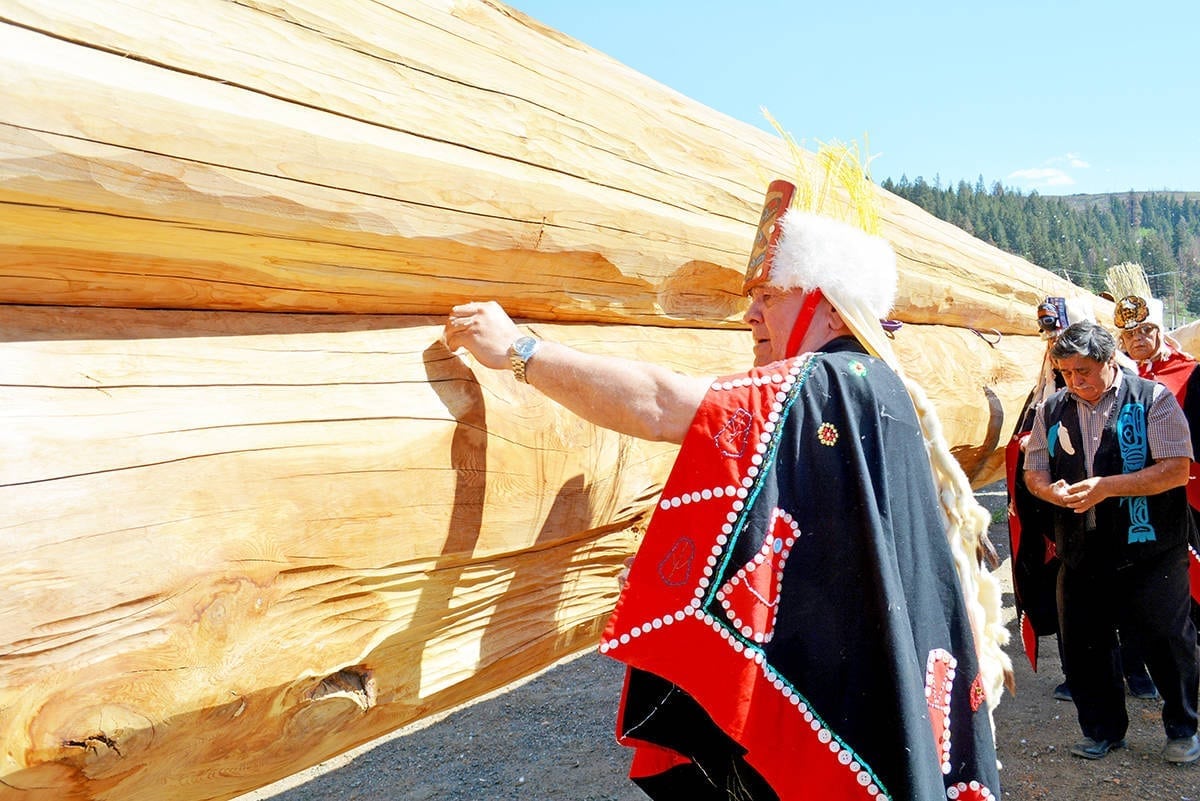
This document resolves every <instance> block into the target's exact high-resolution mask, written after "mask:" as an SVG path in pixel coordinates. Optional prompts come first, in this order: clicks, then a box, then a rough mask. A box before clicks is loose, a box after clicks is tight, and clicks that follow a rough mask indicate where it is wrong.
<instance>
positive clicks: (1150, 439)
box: [1025, 321, 1200, 762]
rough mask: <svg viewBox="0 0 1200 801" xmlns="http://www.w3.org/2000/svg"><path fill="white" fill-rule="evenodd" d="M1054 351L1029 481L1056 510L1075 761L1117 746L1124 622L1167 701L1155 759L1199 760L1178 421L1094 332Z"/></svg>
mask: <svg viewBox="0 0 1200 801" xmlns="http://www.w3.org/2000/svg"><path fill="white" fill-rule="evenodd" d="M1050 353H1051V358H1052V359H1053V361H1054V365H1055V367H1056V368H1057V369H1058V371H1059V372H1060V373H1061V374H1062V377H1063V380H1064V381H1065V383H1066V387H1065V388H1064V389H1062V390H1059V391H1058V392H1056V393H1055V394H1054V395H1053V396H1051V397H1050V398H1049V399H1048V400H1047V401H1046V402H1045V403H1044V404H1043V405H1042V406H1041V407H1040V408H1039V409H1038V411H1037V415H1036V418H1035V420H1034V425H1033V430H1032V432H1031V434H1030V438H1029V443H1028V446H1027V449H1026V454H1025V483H1026V486H1027V487H1028V488H1029V491H1030V492H1031V493H1032V494H1033V495H1034V496H1035V497H1037V498H1039V499H1041V500H1043V501H1046V502H1047V503H1050V504H1052V505H1053V506H1055V507H1056V510H1055V521H1054V524H1055V541H1056V545H1057V550H1058V555H1059V557H1060V558H1061V559H1062V568H1061V570H1060V573H1059V584H1058V592H1059V629H1060V631H1061V633H1062V638H1063V650H1064V654H1065V664H1066V672H1067V683H1068V685H1069V686H1070V689H1071V695H1072V698H1073V699H1074V701H1075V707H1076V711H1077V714H1078V718H1079V726H1080V729H1081V730H1082V732H1083V735H1084V738H1083V740H1082V741H1080V742H1078V743H1076V744H1075V745H1073V746H1072V747H1071V753H1073V754H1075V755H1076V756H1080V757H1084V758H1087V759H1099V758H1101V757H1103V756H1104V755H1105V754H1107V753H1108V752H1109V751H1110V750H1112V749H1114V748H1120V747H1122V746H1123V745H1124V744H1125V740H1124V738H1125V732H1126V730H1127V728H1128V726H1129V718H1128V714H1127V712H1126V709H1125V693H1124V683H1123V681H1122V675H1121V669H1120V659H1119V655H1118V654H1119V652H1118V643H1117V627H1118V625H1121V627H1122V631H1124V632H1125V633H1126V634H1129V635H1132V636H1135V637H1136V638H1137V640H1138V641H1139V642H1138V645H1139V646H1140V650H1141V653H1142V655H1143V656H1144V658H1145V660H1146V664H1147V667H1148V668H1149V670H1150V675H1151V677H1152V678H1153V679H1154V681H1155V683H1156V684H1157V685H1158V690H1159V692H1160V693H1161V694H1162V697H1163V711H1162V718H1163V726H1164V728H1165V730H1166V734H1167V742H1166V745H1165V746H1164V747H1163V749H1162V757H1163V759H1165V760H1167V761H1169V762H1194V761H1195V760H1196V759H1197V758H1200V742H1198V741H1197V739H1196V703H1197V685H1198V680H1200V679H1198V671H1197V661H1196V630H1195V628H1194V626H1193V625H1192V622H1191V619H1190V618H1189V616H1188V611H1189V597H1188V579H1187V570H1188V554H1187V542H1188V533H1189V527H1190V525H1191V515H1190V514H1189V513H1188V509H1187V498H1186V494H1185V492H1184V489H1183V487H1184V485H1185V484H1186V483H1187V476H1188V465H1189V463H1190V461H1191V457H1192V447H1191V441H1190V438H1189V433H1188V425H1187V420H1186V419H1185V418H1184V416H1183V412H1182V410H1181V409H1180V408H1179V404H1178V402H1177V401H1176V400H1175V397H1174V396H1173V395H1172V394H1171V393H1170V392H1169V391H1167V390H1166V388H1165V387H1163V386H1162V385H1161V384H1157V383H1155V382H1152V381H1146V380H1144V379H1141V378H1136V377H1134V376H1131V375H1128V374H1126V373H1125V372H1124V371H1122V370H1121V369H1120V368H1119V367H1118V365H1117V361H1116V341H1115V340H1114V339H1113V337H1112V335H1111V334H1109V333H1108V331H1107V330H1105V329H1104V328H1103V327H1101V326H1099V325H1097V324H1096V323H1092V322H1086V321H1085V322H1080V323H1075V324H1073V325H1071V326H1069V327H1068V328H1067V329H1066V330H1065V331H1064V332H1063V333H1062V334H1061V335H1059V337H1058V339H1057V340H1056V341H1055V343H1054V345H1053V347H1052V348H1051V351H1050Z"/></svg>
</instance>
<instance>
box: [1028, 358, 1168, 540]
mask: <svg viewBox="0 0 1200 801" xmlns="http://www.w3.org/2000/svg"><path fill="white" fill-rule="evenodd" d="M1124 380H1125V374H1124V371H1123V370H1117V377H1116V380H1115V381H1113V383H1112V386H1110V387H1109V388H1108V389H1106V390H1104V393H1103V394H1102V395H1101V396H1100V397H1099V398H1098V399H1097V400H1096V402H1095V403H1088V402H1087V401H1085V400H1084V399H1083V398H1081V397H1079V396H1078V395H1076V394H1074V393H1071V396H1072V397H1073V398H1074V399H1075V401H1076V405H1075V408H1076V410H1077V412H1078V414H1079V431H1080V436H1081V437H1082V438H1083V460H1084V467H1085V469H1086V470H1087V474H1088V476H1089V477H1090V476H1092V465H1093V462H1094V461H1095V458H1096V450H1097V449H1098V448H1099V447H1100V436H1101V434H1103V433H1104V425H1105V423H1107V422H1108V418H1109V415H1110V414H1112V410H1113V407H1114V406H1115V405H1116V402H1117V390H1118V389H1120V387H1121V382H1122V381H1124ZM1062 391H1063V392H1069V391H1070V390H1065V389H1064V390H1062ZM1045 411H1046V410H1045V406H1044V405H1039V406H1038V408H1037V415H1036V417H1035V418H1034V421H1033V430H1032V431H1031V432H1030V434H1029V442H1028V443H1027V445H1026V449H1025V469H1026V470H1038V471H1041V472H1049V470H1050V450H1049V445H1048V443H1047V442H1046V418H1045ZM1146 433H1147V439H1148V440H1149V443H1150V455H1151V457H1153V458H1154V460H1155V461H1161V460H1163V459H1171V458H1174V457H1177V456H1183V457H1186V458H1188V459H1191V458H1192V439H1191V430H1190V429H1189V428H1188V421H1187V418H1186V417H1184V416H1183V409H1181V408H1180V406H1179V401H1177V400H1175V396H1174V395H1172V394H1171V393H1170V392H1168V391H1167V388H1166V387H1164V386H1163V385H1162V384H1157V385H1156V386H1155V387H1154V400H1153V402H1152V403H1151V404H1150V409H1149V410H1148V411H1147V413H1146ZM1085 514H1086V517H1085V522H1084V525H1085V526H1086V527H1088V528H1094V527H1095V525H1096V510H1095V509H1089V510H1087V512H1086V513H1085Z"/></svg>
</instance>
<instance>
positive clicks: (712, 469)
mask: <svg viewBox="0 0 1200 801" xmlns="http://www.w3.org/2000/svg"><path fill="white" fill-rule="evenodd" d="M600 648H601V651H602V652H604V653H606V654H608V655H609V656H611V657H614V658H616V659H618V660H621V661H623V662H625V663H627V664H628V665H629V670H628V672H627V678H626V685H625V690H624V693H623V696H622V703H621V709H620V712H619V716H618V738H619V739H620V741H621V742H623V743H624V744H626V745H629V746H631V747H633V748H635V749H636V750H635V754H634V759H633V766H632V769H631V776H632V778H633V779H634V780H635V781H636V782H637V783H638V784H639V786H641V787H642V789H643V790H645V791H646V792H647V794H648V795H650V796H651V797H652V798H659V799H668V798H669V799H680V798H687V799H689V801H691V800H692V799H701V800H702V799H729V798H734V799H755V800H756V801H761V799H784V800H785V801H794V800H796V799H808V798H812V799H822V801H840V799H861V800H862V801H870V800H871V799H879V798H883V799H897V800H900V799H903V800H904V801H928V800H930V799H944V798H951V799H962V800H963V801H972V800H973V799H991V798H998V797H999V782H998V777H997V771H996V754H995V747H994V745H993V741H992V732H991V725H990V721H989V718H988V714H987V709H986V704H985V698H984V691H983V689H982V684H981V681H980V677H979V669H978V663H977V658H976V651H975V647H974V641H973V638H972V634H971V627H970V622H969V620H968V613H967V610H966V606H965V603H964V601H963V597H962V592H961V589H960V585H959V582H958V578H957V574H956V573H955V569H954V565H953V561H952V556H951V550H950V546H949V544H948V542H947V540H946V535H945V527H944V524H943V521H942V517H941V511H940V508H939V506H938V502H937V500H936V491H935V488H934V483H933V478H932V474H931V470H930V465H929V460H928V456H927V455H926V452H925V448H924V446H923V440H922V434H921V431H920V427H919V425H918V422H917V418H916V413H915V411H914V409H913V406H912V402H911V400H910V399H909V397H908V395H907V393H906V392H905V389H904V387H903V384H902V383H901V381H900V380H899V378H898V377H897V376H896V375H895V373H893V372H892V371H891V370H890V369H889V368H888V367H887V366H886V365H885V364H884V363H883V362H881V361H879V360H877V359H874V358H871V357H869V356H867V355H865V354H864V353H862V352H860V351H859V348H858V344H857V342H855V341H854V340H852V339H840V340H835V341H834V342H833V343H831V344H830V346H828V347H827V349H826V352H823V353H819V354H809V355H806V356H802V357H799V358H796V359H792V360H789V361H785V362H778V363H776V364H773V365H768V366H766V367H762V368H756V369H754V370H752V371H750V372H749V373H746V374H743V375H740V376H737V377H730V378H725V379H719V380H717V381H716V382H714V383H713V385H712V388H711V390H710V391H709V393H708V395H707V397H706V399H705V401H704V402H703V404H702V405H701V407H700V410H699V412H698V413H697V415H696V419H695V421H694V423H693V427H692V430H691V432H690V433H689V435H688V437H687V439H686V441H685V442H684V443H683V447H682V449H681V450H680V453H679V457H678V459H677V460H676V463H675V467H674V469H673V471H672V473H671V475H670V477H669V479H668V481H667V483H666V486H665V488H664V491H663V495H662V498H661V500H660V502H659V505H658V508H657V510H656V512H655V515H654V518H653V520H652V522H651V525H650V528H649V530H648V532H647V534H646V537H645V540H644V541H643V543H642V546H641V548H640V549H639V551H638V554H637V558H636V559H635V561H634V563H633V566H632V568H631V570H630V574H629V579H628V582H627V583H626V585H625V588H624V590H623V591H622V593H621V597H620V599H619V601H618V604H617V607H616V610H615V611H614V613H613V616H612V618H611V619H610V621H609V623H608V626H607V628H606V630H605V633H604V636H603V639H602V641H601V646H600Z"/></svg>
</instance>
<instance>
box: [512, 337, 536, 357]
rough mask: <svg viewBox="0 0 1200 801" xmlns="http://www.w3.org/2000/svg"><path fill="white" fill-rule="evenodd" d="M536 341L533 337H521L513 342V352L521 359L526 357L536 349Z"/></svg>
mask: <svg viewBox="0 0 1200 801" xmlns="http://www.w3.org/2000/svg"><path fill="white" fill-rule="evenodd" d="M537 344H538V341H537V340H536V339H534V338H533V337H521V338H520V339H518V340H517V341H516V342H514V343H513V346H512V347H513V353H515V354H517V355H518V356H520V357H521V358H522V359H528V358H529V357H530V356H532V355H533V352H534V351H535V350H537Z"/></svg>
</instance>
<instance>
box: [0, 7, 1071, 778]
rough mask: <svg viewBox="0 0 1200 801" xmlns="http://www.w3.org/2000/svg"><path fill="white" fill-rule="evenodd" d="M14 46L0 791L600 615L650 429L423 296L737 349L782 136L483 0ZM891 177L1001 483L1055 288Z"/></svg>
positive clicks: (115, 14) (953, 365)
mask: <svg viewBox="0 0 1200 801" xmlns="http://www.w3.org/2000/svg"><path fill="white" fill-rule="evenodd" d="M0 86H2V87H3V89H2V90H0V91H2V92H3V97H4V102H3V103H0V214H2V215H3V218H2V219H3V220H4V225H2V226H0V304H7V305H0V409H2V410H3V412H2V413H3V414H4V415H5V418H6V419H5V422H6V423H7V425H5V426H4V427H3V430H2V431H0V446H2V450H0V452H2V453H4V455H5V459H4V461H3V463H0V509H2V510H3V512H4V523H3V535H2V536H0V555H2V556H3V563H2V564H3V567H0V576H2V577H3V580H4V581H3V583H4V586H5V588H6V592H5V593H4V594H3V595H2V596H0V598H2V600H0V799H2V800H3V801H9V799H22V801H24V800H25V799H32V798H52V799H64V798H71V799H93V798H94V799H101V798H103V799H109V800H111V801H126V799H142V798H153V799H158V798H163V797H170V798H173V799H180V800H181V801H187V799H218V798H228V797H231V796H233V795H236V794H238V793H240V792H243V791H245V790H247V789H250V788H253V787H256V786H259V785H262V784H264V783H267V782H269V781H271V780H274V779H276V778H279V777H282V776H285V775H287V774H289V773H292V772H294V771H296V770H298V769H300V768H302V767H304V766H306V765H309V764H312V763H314V762H316V761H319V760H320V759H323V758H326V757H328V756H332V755H333V754H336V753H338V752H340V751H342V750H345V749H346V748H348V747H351V746H353V745H356V744H358V743H361V742H364V741H366V740H368V739H370V738H372V737H374V736H377V735H379V734H382V733H385V732H387V731H390V730H392V729H394V728H396V727H397V726H399V725H402V724H403V723H406V722H409V721H412V720H415V719H418V718H420V717H422V716H424V715H427V714H429V713H430V712H433V711H437V710H441V709H445V708H448V707H451V706H453V705H456V704H458V703H461V702H463V701H465V700H469V699H470V698H472V697H475V696H477V695H478V694H480V693H482V692H485V691H487V690H490V689H492V688H495V687H498V686H501V685H503V684H504V683H507V682H508V681H511V680H512V679H514V678H517V677H520V676H522V675H526V674H528V673H530V672H532V671H535V670H537V669H538V668H540V667H543V666H545V665H546V664H549V663H550V662H552V661H553V660H555V659H557V658H558V657H560V656H563V655H565V654H568V653H571V652H573V651H575V650H578V649H579V648H582V647H586V646H587V645H588V644H590V643H592V642H593V641H594V638H595V635H596V632H597V630H598V627H599V626H600V625H601V624H602V622H603V620H604V618H605V616H606V615H607V612H608V609H609V607H610V606H611V603H612V600H613V597H614V594H615V583H614V581H613V576H614V573H615V572H616V569H617V567H618V566H619V564H620V562H621V561H622V559H623V558H624V557H625V556H626V555H627V554H628V553H629V552H630V551H631V549H632V548H633V547H634V544H635V542H636V537H637V533H638V532H639V531H640V529H641V527H642V526H643V525H644V522H645V520H646V516H647V514H648V513H649V510H650V509H651V507H652V505H653V498H654V496H655V494H656V492H657V491H658V489H659V488H660V487H661V483H662V480H663V478H664V477H665V472H666V470H667V469H668V467H669V465H670V463H671V458H672V456H673V452H674V450H673V448H669V447H666V446H663V445H657V444H652V443H642V442H636V441H633V440H630V439H628V438H625V437H620V436H617V435H615V434H612V433H611V432H604V431H600V430H597V429H595V428H594V427H591V426H589V425H586V424H584V423H583V422H582V421H580V420H578V419H577V418H574V417H572V416H571V415H569V414H567V413H566V412H564V411H562V410H561V409H559V408H557V407H556V406H554V405H553V404H551V403H549V402H547V401H546V400H545V399H543V398H541V397H540V396H539V395H538V394H537V393H536V392H534V391H533V390H531V389H530V388H528V387H525V386H521V385H518V384H516V383H515V382H513V380H512V379H511V377H509V376H507V375H505V374H502V373H494V372H492V371H487V370H479V369H473V366H472V365H470V364H466V363H464V362H463V361H461V360H460V359H458V358H457V357H454V356H452V355H451V354H449V353H447V352H446V351H445V350H444V348H442V347H441V346H440V345H438V344H437V334H438V321H439V319H440V315H442V314H444V313H445V311H446V310H447V309H448V307H449V306H450V305H451V304H453V303H456V302H459V301H462V300H466V299H474V298H481V297H494V298H498V299H501V300H502V301H504V302H505V304H506V305H507V306H508V307H509V308H510V309H511V310H512V311H513V312H514V313H515V314H517V315H518V316H520V317H523V318H525V319H526V321H527V322H528V323H529V324H530V325H531V326H533V327H534V328H535V329H536V330H537V331H538V332H539V333H541V334H543V335H545V336H549V337H552V338H556V339H560V340H562V341H565V342H568V343H571V344H577V345H579V346H581V347H584V348H586V349H588V350H592V351H596V352H619V353H622V354H626V355H630V354H631V355H634V356H642V357H645V358H649V359H652V360H654V361H657V362H660V363H666V364H669V365H673V366H674V367H676V368H677V369H679V370H681V371H685V372H693V373H699V374H716V373H721V372H727V371H731V370H735V369H740V368H742V367H744V365H745V363H744V359H743V356H742V354H744V353H747V352H748V348H747V347H746V345H747V343H746V338H745V334H744V333H743V332H741V331H737V330H733V329H735V328H736V326H737V318H738V316H739V315H740V313H741V302H740V300H739V298H738V290H739V285H740V280H741V274H742V269H743V266H744V263H745V260H746V254H747V251H748V249H749V245H750V241H751V238H752V236H753V229H754V224H755V222H756V221H757V217H758V211H759V204H760V201H761V195H762V191H763V183H764V178H766V177H770V176H773V175H781V174H788V173H790V172H791V165H790V163H789V157H788V155H787V153H786V149H785V148H784V146H783V145H782V143H781V142H780V141H779V140H778V139H777V138H775V137H772V136H770V135H768V134H766V133H764V132H762V131H759V130H757V129H755V128H753V127H751V126H748V125H744V124H742V123H738V122H735V121H733V120H730V119H729V118H727V117H724V116H723V115H720V114H718V113H716V112H714V111H712V110H710V109H707V108H704V107H703V106H701V105H699V104H697V103H694V102H692V101H690V100H688V99H686V98H683V97H681V96H679V95H678V94H676V93H674V92H671V91H670V90H668V89H666V88H664V87H662V86H660V85H657V84H655V83H653V82H652V81H649V80H648V79H646V78H644V77H643V76H640V75H638V74H636V73H634V72H632V71H630V70H629V69H627V68H625V67H623V66H621V65H619V64H617V63H615V62H613V61H612V60H610V59H608V58H607V57H605V56H603V55H602V54H599V53H596V52H595V51H592V50H590V49H588V48H586V47H584V46H582V45H580V44H579V43H577V42H574V41H572V40H569V39H567V38H565V37H563V36H561V35H559V34H557V33H555V32H553V31H550V30H548V29H545V28H543V27H541V26H539V25H537V24H536V23H534V22H532V21H531V20H528V19H527V18H525V17H523V16H521V15H519V14H517V13H515V12H512V11H511V10H509V9H507V8H505V7H503V6H501V5H498V4H494V3H490V2H456V3H454V4H441V3H429V4H424V3H420V2H416V0H409V1H408V2H394V3H393V5H391V6H389V5H387V4H384V3H365V2H355V1H354V0H338V1H337V2H331V1H326V0H322V2H316V0H312V1H311V2H305V1H304V0H292V1H291V2H271V3H256V2H239V3H228V2H218V0H179V2H174V3H160V4H141V5H139V6H136V7H130V6H128V5H125V4H120V3H116V2H110V1H108V0H97V2H92V3H87V4H80V3H74V2H64V1H62V0H58V1H56V0H38V2H36V3H34V2H18V1H17V0H0ZM581 99H584V100H583V102H581ZM879 199H880V203H881V206H882V212H883V227H884V233H885V235H887V236H888V237H889V238H890V239H891V240H892V241H893V242H894V244H895V246H896V248H897V251H898V253H899V255H900V262H901V270H902V277H901V297H900V304H899V308H898V309H897V312H896V316H897V317H898V318H900V319H902V320H905V321H906V322H907V323H908V324H907V325H905V326H904V328H902V329H901V330H900V332H898V334H897V337H896V348H897V352H898V354H899V356H900V358H901V361H902V362H903V363H904V365H905V367H906V369H907V371H908V372H909V373H910V374H912V375H914V376H916V377H918V378H919V379H920V380H921V381H922V382H923V383H924V384H925V386H926V387H927V390H928V391H929V393H930V395H931V396H932V397H933V400H934V403H935V405H936V406H937V407H938V410H939V412H940V415H941V417H942V420H943V423H944V425H945V427H946V431H947V437H948V439H949V440H950V441H951V443H952V444H953V446H954V450H955V453H956V455H957V456H958V458H959V460H960V462H962V464H963V465H964V468H965V469H966V470H967V472H968V475H969V476H970V477H971V478H972V480H973V481H975V482H976V483H977V484H978V483H985V482H987V481H989V480H992V479H993V478H995V477H997V476H998V475H999V462H998V456H999V450H998V448H999V446H1000V445H1002V444H1003V442H1004V440H1005V439H1007V436H1008V433H1009V432H1010V431H1011V426H1012V423H1013V420H1014V418H1015V415H1016V412H1017V411H1018V409H1019V405H1020V403H1021V401H1022V400H1023V399H1024V396H1025V394H1026V393H1027V391H1028V388H1029V386H1030V385H1031V384H1032V382H1033V375H1034V371H1035V370H1036V365H1037V364H1038V363H1039V362H1040V353H1041V343H1040V340H1038V339H1037V338H1036V337H1035V336H1032V335H1031V334H1032V331H1031V325H1030V322H1029V320H1030V316H1031V315H1030V313H1031V310H1032V308H1033V306H1034V304H1035V303H1036V302H1037V300H1038V299H1040V297H1041V296H1042V295H1045V294H1067V295H1073V294H1078V293H1079V290H1077V289H1076V288H1074V287H1071V286H1070V285H1069V284H1066V283H1064V282H1063V281H1062V280H1061V279H1058V278H1055V277H1054V276H1053V275H1051V274H1049V273H1047V272H1045V271H1042V270H1040V269H1038V268H1036V267H1034V266H1033V265H1030V264H1028V263H1027V262H1024V261H1022V260H1020V259H1017V258H1015V257H1012V256H1009V255H1006V254H1003V253H1001V252H1000V251H997V250H995V249H993V248H990V247H987V246H986V245H983V244H982V243H980V242H978V241H976V240H974V239H972V238H971V237H969V236H967V235H966V234H965V233H963V232H961V231H959V230H958V229H955V228H953V227H951V226H948V225H946V224H944V223H941V222H939V221H937V220H935V219H933V218H932V217H930V216H929V215H927V214H924V213H923V212H921V211H920V210H918V209H916V207H914V206H912V205H911V204H908V203H906V202H904V201H901V200H899V199H897V198H894V197H892V196H890V195H887V194H886V193H882V192H880V193H879ZM88 307H92V308H88ZM149 309H157V310H159V311H149ZM311 312H322V313H323V314H311ZM401 315H403V316H401ZM566 323H571V324H566ZM976 331H978V332H983V334H984V335H985V336H986V337H988V338H989V339H991V340H993V341H991V342H989V341H986V340H985V338H984V336H980V335H977V334H976V333H975V332H976Z"/></svg>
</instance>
